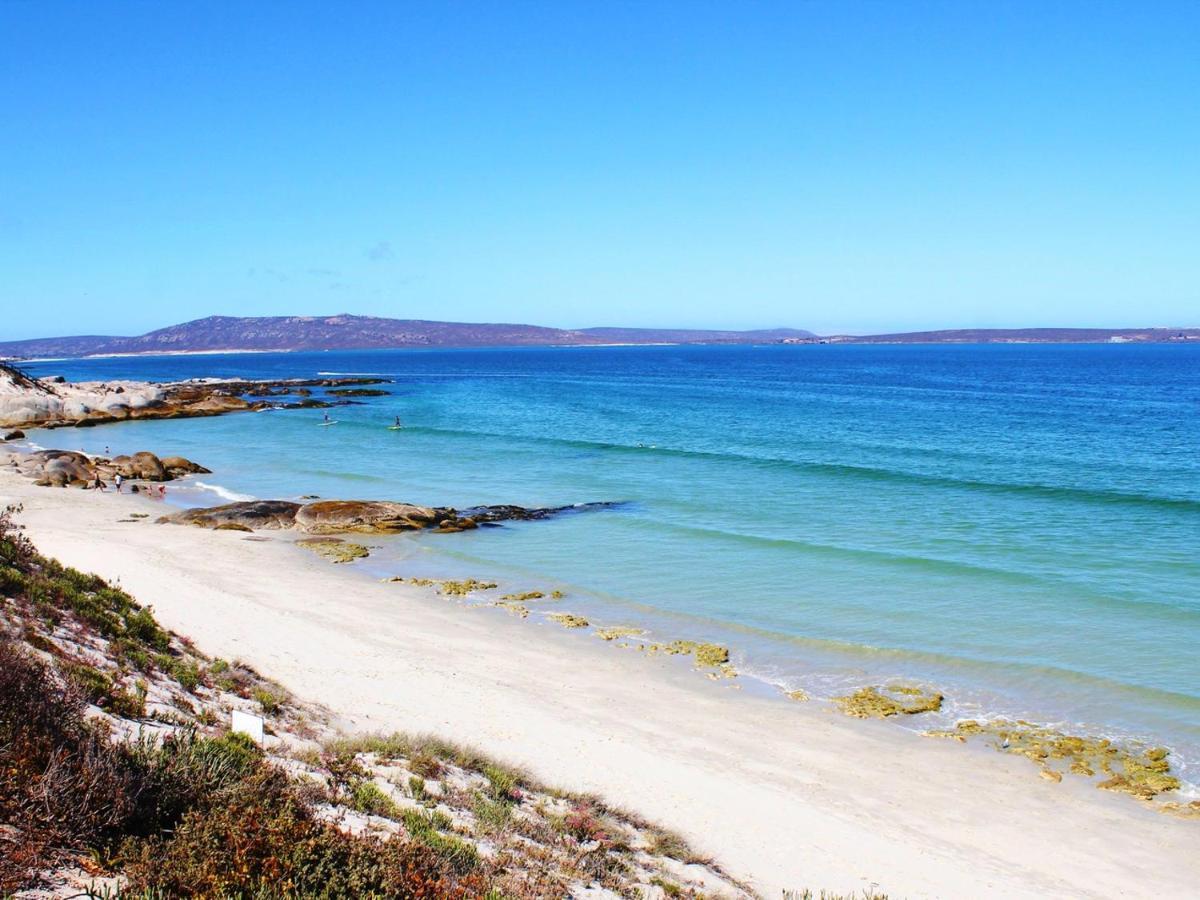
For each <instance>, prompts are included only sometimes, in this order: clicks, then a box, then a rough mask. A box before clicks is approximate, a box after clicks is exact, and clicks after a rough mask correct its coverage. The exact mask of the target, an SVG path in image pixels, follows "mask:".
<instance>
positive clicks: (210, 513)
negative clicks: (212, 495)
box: [158, 500, 300, 530]
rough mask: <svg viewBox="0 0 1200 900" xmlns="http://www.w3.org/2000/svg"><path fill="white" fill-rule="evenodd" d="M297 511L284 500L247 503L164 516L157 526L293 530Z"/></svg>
mask: <svg viewBox="0 0 1200 900" xmlns="http://www.w3.org/2000/svg"><path fill="white" fill-rule="evenodd" d="M299 509H300V504H299V503H290V502H288V501H287V500H246V501H243V502H240V503H226V504H224V505H223V506H211V507H208V508H206V509H185V510H183V511H182V512H178V513H175V514H174V515H170V516H163V517H161V518H160V519H158V522H159V523H160V524H161V523H164V522H170V523H173V524H176V525H197V526H199V527H201V528H225V529H226V530H237V529H231V528H229V526H233V525H241V526H243V527H244V528H250V529H255V528H267V529H275V530H278V529H281V528H292V527H293V526H294V525H295V524H296V511H297V510H299Z"/></svg>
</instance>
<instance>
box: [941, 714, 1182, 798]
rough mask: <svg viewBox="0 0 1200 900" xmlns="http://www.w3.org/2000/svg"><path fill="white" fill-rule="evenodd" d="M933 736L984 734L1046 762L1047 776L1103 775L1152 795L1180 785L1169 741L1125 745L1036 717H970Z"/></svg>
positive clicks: (1126, 790) (1121, 787)
mask: <svg viewBox="0 0 1200 900" xmlns="http://www.w3.org/2000/svg"><path fill="white" fill-rule="evenodd" d="M926 733H927V734H928V735H929V736H930V737H946V738H953V739H955V740H958V741H963V742H965V741H967V739H968V738H980V739H982V740H984V741H986V742H987V743H988V744H990V745H991V746H993V747H995V748H996V749H997V750H1000V751H1001V752H1003V753H1015V754H1017V755H1018V756H1024V757H1025V758H1026V759H1029V760H1031V761H1033V762H1035V763H1037V764H1038V765H1039V766H1041V773H1042V777H1043V778H1046V779H1047V780H1049V781H1062V777H1063V772H1064V771H1065V772H1069V773H1071V774H1073V775H1081V776H1083V777H1085V778H1092V777H1097V776H1098V777H1100V780H1099V781H1097V783H1096V787H1098V788H1100V789H1101V790H1105V791H1116V792H1118V793H1122V794H1129V795H1130V796H1133V797H1137V798H1138V799H1139V800H1152V799H1154V798H1155V797H1157V796H1158V795H1159V794H1163V793H1168V792H1170V791H1176V790H1178V789H1179V787H1180V783H1179V779H1178V778H1176V777H1175V776H1174V775H1173V774H1171V764H1170V755H1171V754H1170V751H1169V750H1168V749H1167V748H1165V747H1134V746H1121V745H1120V744H1117V743H1115V742H1114V741H1112V740H1110V739H1109V738H1096V737H1086V736H1079V735H1072V734H1065V733H1063V732H1061V731H1056V730H1055V729H1053V728H1046V727H1044V726H1042V725H1035V724H1033V723H1032V722H1025V721H1021V720H1018V721H1015V722H1014V721H1010V720H1008V719H996V720H993V721H990V722H979V721H976V720H974V719H966V720H963V721H961V722H959V723H957V724H956V725H955V727H954V728H949V729H938V730H934V731H929V732H926Z"/></svg>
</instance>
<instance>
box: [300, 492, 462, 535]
mask: <svg viewBox="0 0 1200 900" xmlns="http://www.w3.org/2000/svg"><path fill="white" fill-rule="evenodd" d="M295 520H296V527H297V528H299V529H300V530H301V531H304V532H307V533H308V534H338V533H340V532H360V533H366V534H370V533H388V532H396V531H413V530H416V529H420V528H430V527H432V526H434V525H436V524H437V523H438V522H439V520H440V517H439V515H438V511H437V510H434V509H430V508H428V507H426V506H413V505H412V504H409V503H392V502H390V501H385V500H318V501H316V502H315V503H306V504H305V505H304V506H302V507H300V509H299V510H298V511H297V513H296V516H295Z"/></svg>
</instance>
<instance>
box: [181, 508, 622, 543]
mask: <svg viewBox="0 0 1200 900" xmlns="http://www.w3.org/2000/svg"><path fill="white" fill-rule="evenodd" d="M614 505H615V504H612V503H586V504H579V505H576V506H559V507H551V508H541V509H527V508H526V507H523V506H511V505H503V506H476V507H473V508H471V509H470V510H463V511H461V512H460V511H458V510H455V509H452V508H450V507H429V506H415V505H413V504H411V503H395V502H392V501H389V500H316V501H314V502H312V503H304V504H300V503H293V502H291V501H288V500H248V501H244V502H240V503H226V504H224V505H222V506H213V507H208V508H205V509H187V510H183V511H182V512H178V513H175V514H173V515H169V516H163V517H162V518H160V519H159V520H158V521H159V522H160V523H170V524H175V525H198V526H201V527H204V528H217V527H219V526H221V525H226V524H238V525H244V526H247V527H249V528H269V529H294V530H296V531H301V532H304V533H305V534H312V535H331V534H395V533H398V532H403V531H422V530H435V531H439V532H455V531H466V530H468V529H472V528H478V527H479V524H480V523H481V522H482V523H484V524H486V525H493V526H495V525H498V524H499V523H500V522H505V521H536V520H538V519H546V518H549V517H550V516H553V515H557V514H561V513H568V512H579V511H581V510H589V509H604V508H607V507H611V506H614ZM467 513H469V515H467Z"/></svg>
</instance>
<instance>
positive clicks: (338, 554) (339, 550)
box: [296, 538, 371, 563]
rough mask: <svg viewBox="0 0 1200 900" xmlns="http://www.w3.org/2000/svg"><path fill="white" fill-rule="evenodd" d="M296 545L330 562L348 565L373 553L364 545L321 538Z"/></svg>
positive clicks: (337, 539)
mask: <svg viewBox="0 0 1200 900" xmlns="http://www.w3.org/2000/svg"><path fill="white" fill-rule="evenodd" d="M296 544H297V545H298V546H300V547H303V548H304V549H305V550H311V551H312V552H313V553H316V554H317V555H318V556H323V557H324V558H325V559H327V560H329V561H330V562H335V563H347V562H352V561H354V560H356V559H362V558H363V557H364V556H370V555H371V551H370V550H368V549H367V548H366V547H364V546H363V545H362V544H351V543H349V542H347V541H343V540H341V539H340V538H321V539H319V540H301V541H296Z"/></svg>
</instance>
